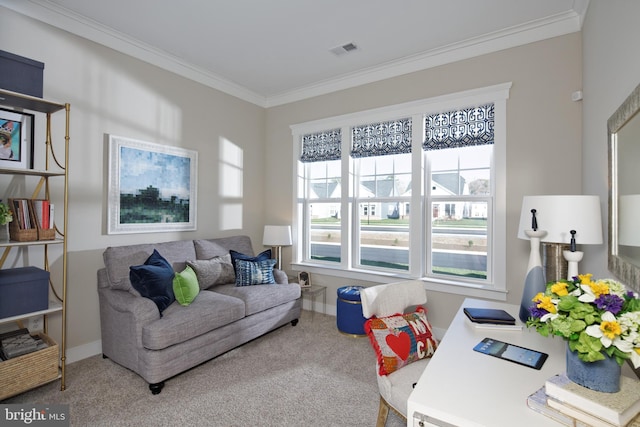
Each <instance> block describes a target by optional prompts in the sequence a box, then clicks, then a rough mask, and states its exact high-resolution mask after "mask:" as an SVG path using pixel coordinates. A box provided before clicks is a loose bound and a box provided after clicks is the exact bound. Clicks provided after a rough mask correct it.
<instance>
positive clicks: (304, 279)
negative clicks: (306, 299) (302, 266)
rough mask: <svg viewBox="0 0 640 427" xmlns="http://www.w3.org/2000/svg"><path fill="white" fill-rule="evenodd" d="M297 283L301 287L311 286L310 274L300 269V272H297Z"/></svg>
mask: <svg viewBox="0 0 640 427" xmlns="http://www.w3.org/2000/svg"><path fill="white" fill-rule="evenodd" d="M298 284H299V285H300V287H301V288H309V287H311V275H310V274H309V273H307V272H306V271H301V272H300V273H298Z"/></svg>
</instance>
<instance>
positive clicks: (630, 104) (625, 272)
mask: <svg viewBox="0 0 640 427" xmlns="http://www.w3.org/2000/svg"><path fill="white" fill-rule="evenodd" d="M638 111H640V85H638V86H636V88H635V89H634V90H633V92H631V95H629V96H628V97H627V99H626V100H625V101H624V102H623V103H622V105H620V107H619V108H618V109H617V110H616V111H615V113H613V115H611V117H610V118H609V120H608V121H607V132H608V140H609V142H608V146H609V147H608V148H609V150H608V151H609V245H608V246H609V248H608V267H609V270H610V271H611V272H612V273H613V274H614V275H615V276H616V277H617V278H618V279H619V280H621V281H622V282H623V283H624V284H625V285H627V286H629V287H631V288H634V289H635V290H636V291H638V290H639V289H638V287H639V286H640V265H636V264H633V263H632V262H630V261H628V260H626V259H625V258H623V257H620V256H618V233H617V230H618V179H617V178H618V165H617V159H618V147H617V133H618V132H619V131H620V129H622V127H623V126H624V125H625V124H626V123H627V122H628V121H629V120H630V119H631V118H632V117H633V116H635V115H636V113H638Z"/></svg>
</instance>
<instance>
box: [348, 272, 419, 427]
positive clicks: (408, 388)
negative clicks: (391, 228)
mask: <svg viewBox="0 0 640 427" xmlns="http://www.w3.org/2000/svg"><path fill="white" fill-rule="evenodd" d="M360 295H361V299H362V313H363V315H364V317H365V318H371V317H373V316H376V317H386V316H391V315H394V314H397V313H404V312H408V311H412V310H414V309H415V307H417V306H422V305H424V304H426V302H427V294H426V291H425V290H424V285H423V283H422V282H420V281H406V282H398V283H390V284H386V285H378V286H371V287H368V288H364V289H362V290H361V292H360ZM429 360H430V359H429V358H426V359H421V360H418V361H416V362H413V363H410V364H409V365H406V366H404V367H402V368H400V369H398V370H397V371H395V372H393V373H391V374H389V375H380V374H379V369H378V366H377V364H376V377H377V380H378V389H379V392H380V405H379V409H378V420H377V422H376V426H377V427H384V425H385V424H386V421H387V416H388V414H389V409H391V410H392V411H394V412H395V413H396V414H398V416H400V417H402V418H403V419H404V420H405V422H406V420H407V401H408V399H409V395H410V394H411V392H412V391H413V387H414V385H415V383H417V382H418V379H419V378H420V376H421V375H422V372H423V371H424V369H425V367H426V366H427V364H428V363H429Z"/></svg>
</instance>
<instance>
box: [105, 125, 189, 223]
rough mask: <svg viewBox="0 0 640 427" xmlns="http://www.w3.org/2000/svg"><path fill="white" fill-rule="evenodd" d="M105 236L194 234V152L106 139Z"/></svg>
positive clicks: (133, 140)
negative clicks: (182, 232) (106, 197)
mask: <svg viewBox="0 0 640 427" xmlns="http://www.w3.org/2000/svg"><path fill="white" fill-rule="evenodd" d="M108 141H109V142H108V143H109V178H108V179H109V189H108V202H107V203H108V208H107V211H108V213H107V224H108V225H107V233H108V234H124V233H147V232H148V233H151V232H154V233H157V232H165V231H188V230H195V229H196V190H197V185H196V181H197V177H198V153H197V152H196V151H193V150H186V149H184V148H178V147H170V146H167V145H161V144H155V143H151V142H144V141H138V140H135V139H130V138H124V137H121V136H114V135H109V136H108Z"/></svg>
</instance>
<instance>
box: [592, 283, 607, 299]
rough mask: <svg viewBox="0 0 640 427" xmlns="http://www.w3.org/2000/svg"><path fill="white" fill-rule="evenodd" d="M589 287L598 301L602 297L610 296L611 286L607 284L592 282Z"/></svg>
mask: <svg viewBox="0 0 640 427" xmlns="http://www.w3.org/2000/svg"><path fill="white" fill-rule="evenodd" d="M589 287H590V288H591V291H593V295H594V296H595V297H596V299H597V298H598V297H599V296H600V295H607V294H609V285H608V284H607V283H606V282H603V281H599V282H591V283H589Z"/></svg>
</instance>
